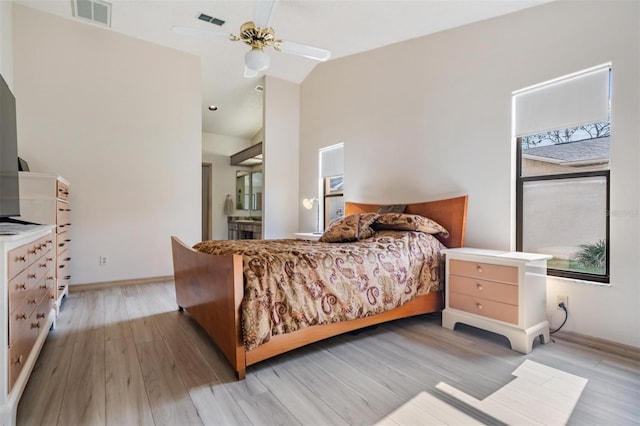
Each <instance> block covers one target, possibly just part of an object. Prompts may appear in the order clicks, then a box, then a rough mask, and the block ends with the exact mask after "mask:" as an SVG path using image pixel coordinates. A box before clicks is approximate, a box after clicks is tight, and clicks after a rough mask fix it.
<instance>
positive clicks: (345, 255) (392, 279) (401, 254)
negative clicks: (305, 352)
mask: <svg viewBox="0 0 640 426" xmlns="http://www.w3.org/2000/svg"><path fill="white" fill-rule="evenodd" d="M443 248H444V246H443V245H442V244H441V243H440V242H439V241H438V240H437V239H436V238H434V237H433V236H432V235H429V234H425V233H421V232H411V231H379V232H376V233H375V234H374V235H373V236H372V237H370V238H367V239H364V240H360V241H356V242H352V243H320V242H312V241H304V240H228V241H203V242H201V243H198V244H196V245H195V246H194V249H196V250H198V251H200V252H204V253H209V254H241V255H242V257H243V269H244V277H245V292H244V300H243V302H242V315H241V321H242V335H243V338H244V345H245V347H246V349H247V350H251V349H254V348H256V347H258V346H259V345H260V344H262V343H264V342H267V341H269V339H270V338H271V336H272V335H277V334H283V333H289V332H292V331H296V330H298V329H301V328H304V327H308V326H311V325H316V324H327V323H332V322H338V321H345V320H352V319H357V318H362V317H366V316H369V315H374V314H378V313H381V312H384V311H387V310H390V309H393V308H395V307H398V306H400V305H403V304H404V303H406V302H408V301H410V300H412V299H413V298H414V297H416V296H419V295H423V294H426V293H429V292H430V291H436V290H441V288H442V284H441V282H442V280H441V278H442V277H441V274H442V270H443V265H442V256H441V254H440V250H441V249H443Z"/></svg>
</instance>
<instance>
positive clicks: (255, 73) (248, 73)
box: [244, 65, 258, 78]
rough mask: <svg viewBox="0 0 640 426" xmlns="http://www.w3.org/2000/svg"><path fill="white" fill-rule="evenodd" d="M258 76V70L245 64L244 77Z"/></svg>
mask: <svg viewBox="0 0 640 426" xmlns="http://www.w3.org/2000/svg"><path fill="white" fill-rule="evenodd" d="M257 76H258V71H254V70H252V69H251V68H249V67H247V66H246V65H245V67H244V78H253V77H257Z"/></svg>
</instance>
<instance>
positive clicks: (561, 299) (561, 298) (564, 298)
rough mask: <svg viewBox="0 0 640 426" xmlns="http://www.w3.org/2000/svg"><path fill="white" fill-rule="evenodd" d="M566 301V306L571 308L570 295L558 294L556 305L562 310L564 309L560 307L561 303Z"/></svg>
mask: <svg viewBox="0 0 640 426" xmlns="http://www.w3.org/2000/svg"><path fill="white" fill-rule="evenodd" d="M561 303H564V307H565V308H567V309H569V296H558V301H557V303H556V306H557V307H558V310H559V311H562V310H563V309H562V308H561V307H560V304H561Z"/></svg>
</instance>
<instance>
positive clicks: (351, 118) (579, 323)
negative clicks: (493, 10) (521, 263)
mask: <svg viewBox="0 0 640 426" xmlns="http://www.w3.org/2000/svg"><path fill="white" fill-rule="evenodd" d="M639 19H640V3H638V2H636V1H626V2H623V1H616V2H586V1H581V2H570V1H558V2H552V3H549V4H546V5H542V6H538V7H534V8H531V9H527V10H524V11H522V12H518V13H514V14H511V15H505V16H502V17H499V18H495V19H491V20H487V21H483V22H480V23H476V24H472V25H467V26H464V27H460V28H457V29H453V30H449V31H445V32H441V33H437V34H434V35H431V36H427V37H422V38H418V39H414V40H411V41H407V42H404V43H399V44H395V45H391V46H388V47H385V48H381V49H377V50H374V51H370V52H366V53H362V54H359V55H354V56H350V57H345V58H340V59H337V60H333V61H329V62H327V63H324V64H320V65H319V66H317V67H316V68H315V70H314V71H313V72H312V73H311V75H310V76H309V77H307V79H306V80H305V81H304V82H303V83H302V85H301V118H300V121H301V122H300V128H301V130H300V138H301V142H300V143H301V146H300V171H301V172H300V183H299V186H300V194H308V193H313V192H314V190H315V188H316V185H317V181H316V179H317V175H318V171H317V161H318V160H317V155H318V149H319V148H320V147H323V146H327V145H330V144H333V143H337V142H341V141H342V142H344V144H345V145H344V146H345V182H346V187H345V198H346V199H347V200H355V201H367V202H386V203H395V202H409V201H422V200H428V199H434V198H441V197H447V196H452V195H458V194H469V197H470V199H469V216H468V225H467V240H466V243H467V245H468V246H478V247H486V248H494V249H505V250H506V249H510V248H512V247H514V242H515V236H514V235H515V234H514V230H515V213H514V192H515V186H514V168H515V163H514V156H515V142H514V141H512V139H511V93H512V92H513V91H514V90H518V89H521V88H524V87H527V86H530V85H532V84H535V83H539V82H543V81H547V80H549V79H551V78H554V77H558V76H562V75H566V74H569V73H571V72H574V71H579V70H582V69H586V68H589V67H591V66H594V65H598V64H602V63H605V62H608V61H611V62H612V63H613V89H612V90H613V93H612V117H613V118H612V129H613V133H612V140H611V209H612V214H611V286H610V287H603V286H595V285H593V286H592V285H585V284H583V283H576V282H574V281H561V280H557V279H549V280H548V296H549V297H548V301H549V303H548V308H549V316H550V319H551V320H552V323H553V325H559V323H560V322H561V320H562V318H561V317H560V315H558V314H557V312H558V311H557V310H556V309H555V306H554V305H555V299H556V295H559V294H560V295H568V296H569V311H570V318H569V321H568V322H567V325H566V326H565V330H571V331H575V332H578V333H583V334H588V335H592V336H596V337H600V338H604V339H609V340H613V341H617V342H621V343H624V344H629V345H633V346H640V316H639V312H640V309H639V305H640V286H639V285H638V283H639V282H640V269H639V266H638V262H637V259H638V258H640V249H639V243H638V241H639V240H638V238H630V237H629V235H634V236H639V235H640V227H639V208H638V207H639V199H640V191H639V190H638V185H639V180H640V178H639V174H638V159H639V158H640V152H639V148H638V147H639V146H640V140H639V139H640V136H639V135H640V127H639V126H640V124H639V122H638V117H639V116H640V107H639V104H640V101H639V96H640V95H639V93H640V67H639V52H640V29H639V27H640V24H639ZM630 188H631V190H630ZM299 214H300V220H301V223H302V221H303V217H304V212H303V211H302V209H299ZM303 227H306V228H309V227H310V224H306V225H304V226H303ZM613 312H615V315H613V314H612V313H613ZM621 324H623V325H624V326H621Z"/></svg>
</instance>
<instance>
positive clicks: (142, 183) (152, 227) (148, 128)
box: [13, 4, 202, 284]
mask: <svg viewBox="0 0 640 426" xmlns="http://www.w3.org/2000/svg"><path fill="white" fill-rule="evenodd" d="M13 12H14V15H13V48H14V65H15V68H14V87H15V95H16V100H17V114H18V136H19V146H18V149H19V154H20V156H21V157H23V158H24V159H26V160H27V161H28V162H29V164H30V166H31V170H33V171H42V172H52V173H58V174H60V175H62V176H64V177H65V178H66V179H68V180H69V181H70V182H71V193H72V195H71V205H72V222H73V226H72V229H71V239H72V241H73V242H72V245H71V249H70V250H71V253H70V254H71V257H72V259H73V261H72V263H71V275H72V279H71V284H79V283H93V282H103V281H111V280H122V279H131V278H144V277H154V276H164V275H171V274H172V273H173V267H172V263H171V250H170V236H171V235H177V236H180V237H181V238H183V239H184V240H185V241H187V242H194V241H197V240H199V236H200V199H201V194H200V169H201V160H202V145H201V138H202V134H201V132H202V130H201V128H202V125H201V101H200V62H199V59H198V58H197V57H195V56H192V55H188V54H185V53H182V52H178V51H175V50H171V49H167V48H164V47H160V46H158V45H154V44H151V43H147V42H144V41H140V40H137V39H132V38H129V37H126V36H123V35H120V34H117V33H115V32H113V31H109V30H105V29H101V28H98V27H96V26H93V25H89V24H83V23H79V22H75V21H72V20H68V19H63V18H59V17H55V16H52V15H48V14H44V13H42V12H38V11H35V10H32V9H29V8H25V7H22V6H19V5H17V4H14V6H13ZM99 256H107V257H108V258H109V264H108V265H106V266H99V264H98V258H99Z"/></svg>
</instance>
